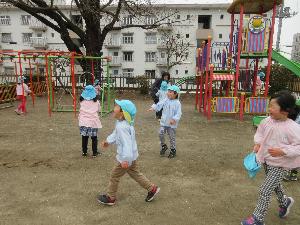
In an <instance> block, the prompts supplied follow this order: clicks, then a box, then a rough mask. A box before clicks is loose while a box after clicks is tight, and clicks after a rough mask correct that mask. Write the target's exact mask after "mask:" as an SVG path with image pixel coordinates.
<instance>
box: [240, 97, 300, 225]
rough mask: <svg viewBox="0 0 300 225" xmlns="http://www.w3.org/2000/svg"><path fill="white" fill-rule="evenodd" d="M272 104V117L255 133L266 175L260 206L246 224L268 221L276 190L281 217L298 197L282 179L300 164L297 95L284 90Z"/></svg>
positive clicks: (256, 224)
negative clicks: (288, 193) (286, 189)
mask: <svg viewBox="0 0 300 225" xmlns="http://www.w3.org/2000/svg"><path fill="white" fill-rule="evenodd" d="M269 107H270V108H269V109H270V116H269V117H268V118H266V119H264V120H263V121H262V123H261V124H260V125H259V127H258V129H257V131H256V134H255V136H254V142H255V145H254V152H256V153H257V156H256V157H257V160H258V161H259V162H260V163H262V164H263V166H264V169H265V173H266V177H265V180H264V182H263V184H262V185H261V187H260V191H259V198H258V202H257V205H256V208H255V210H254V212H253V214H252V216H251V217H249V218H248V219H245V220H243V221H242V223H241V224H242V225H263V224H264V218H265V216H266V213H267V210H268V208H269V205H270V200H271V195H272V192H275V194H276V195H277V200H278V202H279V207H280V208H279V213H278V216H279V217H280V218H285V217H286V216H287V215H288V214H289V212H290V209H291V207H292V205H293V204H294V199H293V198H292V197H287V196H286V195H285V193H284V191H283V187H282V179H283V175H284V171H285V169H286V168H296V167H298V166H299V165H300V126H299V125H298V124H297V123H296V122H295V121H293V120H295V117H296V115H297V114H296V111H297V110H296V109H297V108H296V105H295V98H294V96H293V95H291V94H290V93H289V92H288V91H281V92H279V93H278V94H276V95H275V96H273V97H272V99H271V101H270V105H269Z"/></svg>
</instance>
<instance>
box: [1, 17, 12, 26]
mask: <svg viewBox="0 0 300 225" xmlns="http://www.w3.org/2000/svg"><path fill="white" fill-rule="evenodd" d="M10 24H11V20H10V18H0V25H10Z"/></svg>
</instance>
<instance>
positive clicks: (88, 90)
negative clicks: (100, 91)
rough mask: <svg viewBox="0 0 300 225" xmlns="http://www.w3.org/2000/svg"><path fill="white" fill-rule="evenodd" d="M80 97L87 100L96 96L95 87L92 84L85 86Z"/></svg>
mask: <svg viewBox="0 0 300 225" xmlns="http://www.w3.org/2000/svg"><path fill="white" fill-rule="evenodd" d="M81 97H83V98H84V99H85V100H88V101H89V100H92V99H94V98H96V89H95V88H94V87H93V86H92V85H88V86H86V87H85V88H84V90H83V92H82V94H81Z"/></svg>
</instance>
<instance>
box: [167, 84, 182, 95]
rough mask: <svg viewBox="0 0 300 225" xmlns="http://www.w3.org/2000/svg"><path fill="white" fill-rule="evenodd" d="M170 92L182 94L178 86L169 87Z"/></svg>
mask: <svg viewBox="0 0 300 225" xmlns="http://www.w3.org/2000/svg"><path fill="white" fill-rule="evenodd" d="M168 90H169V91H175V92H176V93H177V94H179V93H180V88H179V87H178V86H176V85H172V86H170V87H168Z"/></svg>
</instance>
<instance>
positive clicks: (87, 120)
mask: <svg viewBox="0 0 300 225" xmlns="http://www.w3.org/2000/svg"><path fill="white" fill-rule="evenodd" d="M100 109H101V108H100V103H99V101H98V100H97V97H96V90H95V88H94V87H93V86H92V85H88V86H86V87H85V89H84V91H83V92H82V94H81V96H80V110H79V116H78V120H79V129H80V134H81V136H82V156H87V145H88V140H89V137H91V139H92V150H93V157H96V156H97V155H98V154H100V153H99V152H98V150H97V145H98V139H97V135H98V129H99V128H102V125H101V122H100V119H99V112H100Z"/></svg>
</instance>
